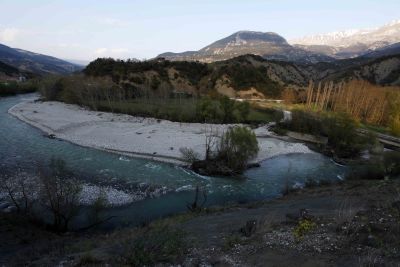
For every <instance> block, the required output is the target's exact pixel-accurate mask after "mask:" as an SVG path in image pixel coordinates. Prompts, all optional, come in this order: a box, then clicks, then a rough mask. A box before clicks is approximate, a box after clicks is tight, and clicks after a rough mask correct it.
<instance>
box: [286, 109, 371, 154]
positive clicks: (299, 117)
mask: <svg viewBox="0 0 400 267" xmlns="http://www.w3.org/2000/svg"><path fill="white" fill-rule="evenodd" d="M278 129H285V130H291V131H296V132H301V133H306V134H312V135H317V136H325V137H328V143H327V147H326V150H327V151H331V152H333V154H334V155H336V156H339V157H343V158H347V157H353V156H357V155H358V154H359V153H360V152H361V150H362V149H363V148H365V147H366V145H367V140H366V138H364V137H362V136H360V135H359V134H358V133H357V123H356V122H355V121H354V120H353V119H352V118H351V117H350V116H349V115H347V114H345V113H336V114H335V113H326V114H319V115H318V114H316V113H314V112H311V111H304V110H293V111H292V120H291V121H286V122H280V123H278ZM369 141H371V140H369Z"/></svg>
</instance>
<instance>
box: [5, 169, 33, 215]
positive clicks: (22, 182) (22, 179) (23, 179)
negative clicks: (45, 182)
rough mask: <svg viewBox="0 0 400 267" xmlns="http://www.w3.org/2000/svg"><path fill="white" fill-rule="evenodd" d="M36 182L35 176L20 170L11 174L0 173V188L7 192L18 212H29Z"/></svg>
mask: <svg viewBox="0 0 400 267" xmlns="http://www.w3.org/2000/svg"><path fill="white" fill-rule="evenodd" d="M36 184H37V183H36V179H35V177H33V176H31V177H29V176H28V174H27V173H25V172H22V171H20V170H19V171H18V172H17V173H15V174H13V175H9V174H1V175H0V190H1V191H3V192H5V193H6V194H7V197H8V199H9V200H10V201H11V202H12V204H13V205H14V206H15V208H16V209H17V212H19V213H23V214H28V213H31V211H32V206H33V204H34V202H35V200H36V193H37V191H36Z"/></svg>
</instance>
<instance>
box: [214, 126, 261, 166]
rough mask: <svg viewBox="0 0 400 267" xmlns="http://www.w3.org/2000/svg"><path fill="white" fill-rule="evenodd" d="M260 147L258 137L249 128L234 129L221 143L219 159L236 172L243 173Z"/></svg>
mask: <svg viewBox="0 0 400 267" xmlns="http://www.w3.org/2000/svg"><path fill="white" fill-rule="evenodd" d="M258 150H259V147H258V142H257V138H256V135H255V134H254V132H252V131H251V130H250V129H249V128H247V127H239V126H236V127H232V128H230V129H229V130H228V131H226V132H225V133H224V134H223V135H222V137H221V140H220V142H219V146H218V152H217V159H218V160H219V161H222V162H223V163H224V164H225V165H226V166H227V167H229V168H230V169H232V170H233V171H234V172H237V173H241V172H243V171H244V170H245V169H246V167H247V162H248V161H249V160H250V159H252V158H254V157H255V156H257V153H258Z"/></svg>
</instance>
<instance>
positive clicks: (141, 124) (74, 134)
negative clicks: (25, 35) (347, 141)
mask: <svg viewBox="0 0 400 267" xmlns="http://www.w3.org/2000/svg"><path fill="white" fill-rule="evenodd" d="M9 113H10V114H12V115H14V116H16V117H17V118H19V119H20V120H22V121H25V122H27V123H29V124H31V125H33V126H35V127H37V128H39V129H41V130H43V131H44V132H46V133H48V134H54V135H55V136H56V137H57V138H60V139H63V140H67V141H70V142H72V143H75V144H78V145H81V146H86V147H92V148H97V149H102V150H107V151H110V152H116V153H120V154H125V155H131V156H139V157H145V158H150V159H154V160H159V161H165V162H173V163H177V164H179V163H182V161H181V159H180V158H181V153H180V152H179V149H180V148H182V147H188V148H192V149H193V150H195V151H196V152H198V153H199V154H200V155H205V145H204V143H205V132H206V131H210V129H211V128H212V129H213V131H214V132H218V133H219V134H221V133H222V132H223V131H224V130H226V129H227V128H228V127H229V126H230V125H215V124H214V125H209V124H200V123H178V122H171V121H166V120H157V119H153V118H142V117H134V116H129V115H121V114H113V113H106V112H96V111H90V110H87V109H84V108H81V107H79V106H77V105H68V104H64V103H61V102H35V101H33V100H30V101H25V102H22V103H19V104H17V105H16V106H14V107H12V108H11V109H10V110H9ZM255 133H256V135H257V136H258V142H259V145H260V152H259V154H258V156H257V157H256V159H254V161H255V162H259V161H262V160H265V159H267V158H271V157H274V156H277V155H282V154H289V153H313V152H312V151H311V150H310V149H309V148H308V147H307V146H305V145H304V144H301V143H290V142H285V141H282V140H278V139H275V138H268V137H262V136H265V135H267V134H271V133H270V132H268V131H267V129H266V128H265V127H261V128H258V129H255Z"/></svg>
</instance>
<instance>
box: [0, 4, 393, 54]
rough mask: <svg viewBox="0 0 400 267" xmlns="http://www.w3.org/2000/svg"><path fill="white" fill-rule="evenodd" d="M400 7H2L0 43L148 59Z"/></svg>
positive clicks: (389, 13)
mask: <svg viewBox="0 0 400 267" xmlns="http://www.w3.org/2000/svg"><path fill="white" fill-rule="evenodd" d="M399 10H400V0H375V1H372V0H330V1H324V0H304V1H301V0H197V1H195V0H170V1H167V0H130V1H129V0H113V1H111V0H110V1H106V0H79V1H78V0H68V1H63V0H59V1H49V0H47V1H46V0H0V43H1V44H5V45H8V46H11V47H15V48H21V49H25V50H29V51H32V52H36V53H42V54H46V55H51V56H55V57H59V58H63V59H78V60H93V59H95V58H98V57H114V58H121V59H127V58H138V59H148V58H153V57H155V56H157V55H158V54H160V53H163V52H167V51H168V52H182V51H187V50H199V49H200V48H202V47H204V46H206V45H208V44H210V43H212V42H214V41H216V40H218V39H221V38H224V37H226V36H228V35H230V34H232V33H234V32H237V31H239V30H252V31H263V32H276V33H278V34H280V35H282V36H283V37H284V38H286V39H288V40H290V39H294V38H299V37H303V36H306V35H312V34H318V33H325V32H332V31H338V30H347V29H359V28H371V27H377V26H381V25H383V24H386V23H388V22H390V21H393V20H398V19H400V12H399Z"/></svg>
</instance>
